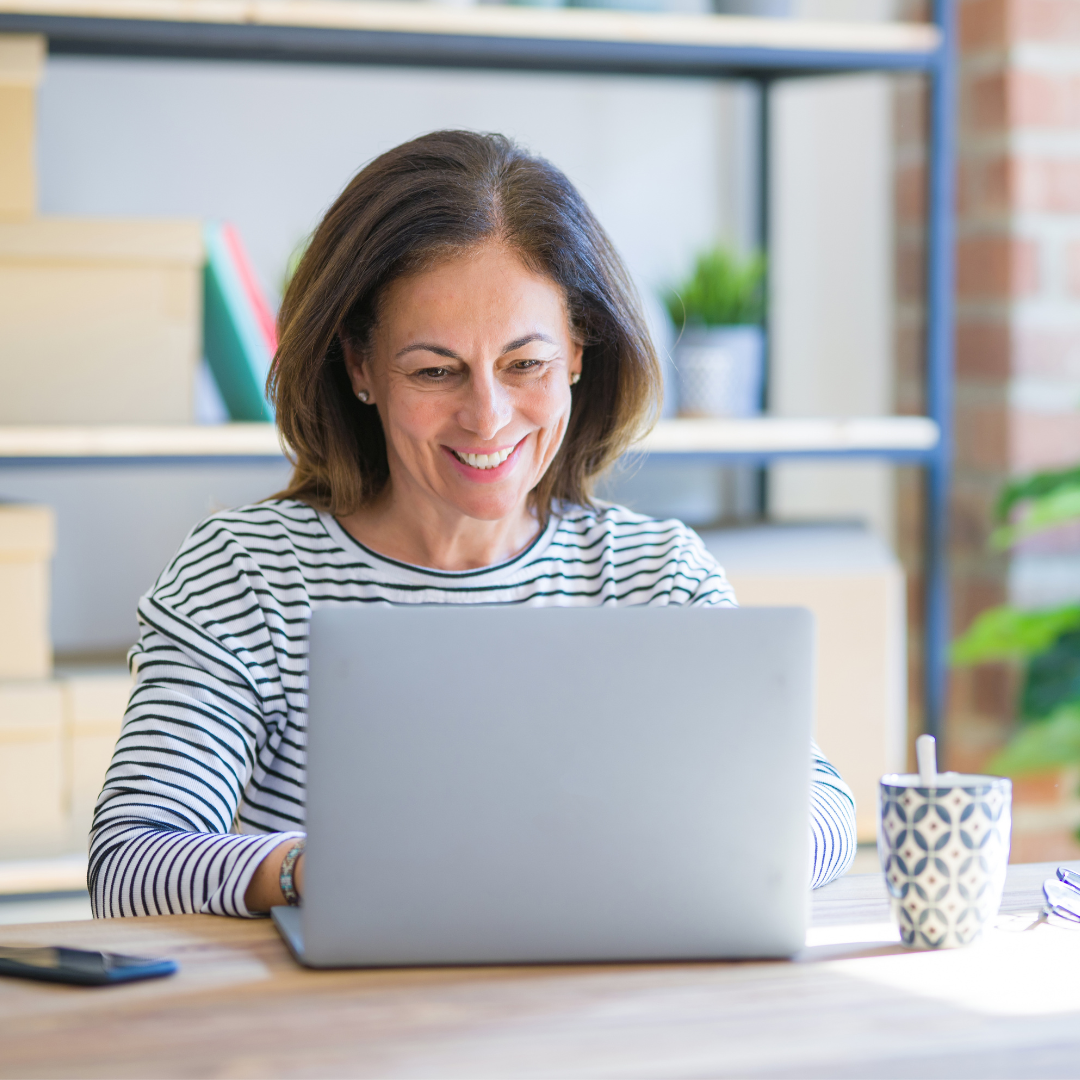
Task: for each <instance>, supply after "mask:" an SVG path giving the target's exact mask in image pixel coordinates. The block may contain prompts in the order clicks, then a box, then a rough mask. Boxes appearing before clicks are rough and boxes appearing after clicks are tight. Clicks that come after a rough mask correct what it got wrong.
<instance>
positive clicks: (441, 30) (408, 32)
mask: <svg viewBox="0 0 1080 1080" xmlns="http://www.w3.org/2000/svg"><path fill="white" fill-rule="evenodd" d="M0 32H20V33H42V34H45V35H47V36H48V38H49V49H50V51H52V52H60V53H107V54H112V55H138V56H184V57H207V58H231V59H252V60H293V61H304V62H313V61H314V62H327V63H368V64H415V65H421V66H433V67H474V68H489V69H502V70H529V71H575V72H602V73H608V74H619V73H622V74H652V75H705V76H718V75H765V74H768V75H785V74H797V73H800V72H806V71H866V70H882V69H884V70H888V69H897V70H919V69H928V68H931V67H934V66H935V65H936V64H937V62H938V59H939V57H940V34H939V32H938V30H937V28H936V27H934V26H932V25H929V24H923V23H873V22H867V23H840V22H829V21H802V20H792V19H751V18H738V17H733V16H720V15H680V14H671V13H644V12H626V11H608V10H597V9H588V8H570V9H566V8H563V9H558V8H556V9H550V8H549V9H543V8H531V7H516V6H503V5H478V6H472V7H456V6H453V5H449V4H436V3H402V2H386V0H0Z"/></svg>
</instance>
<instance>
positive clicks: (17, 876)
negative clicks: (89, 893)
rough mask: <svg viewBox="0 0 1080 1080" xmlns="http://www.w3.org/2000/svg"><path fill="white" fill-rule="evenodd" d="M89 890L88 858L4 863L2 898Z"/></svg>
mask: <svg viewBox="0 0 1080 1080" xmlns="http://www.w3.org/2000/svg"><path fill="white" fill-rule="evenodd" d="M85 889H86V855H85V854H82V853H76V854H72V855H59V856H57V857H56V858H52V859H21V860H18V861H10V862H7V861H5V862H0V896H12V895H18V894H20V893H22V894H26V893H58V892H79V891H82V890H85Z"/></svg>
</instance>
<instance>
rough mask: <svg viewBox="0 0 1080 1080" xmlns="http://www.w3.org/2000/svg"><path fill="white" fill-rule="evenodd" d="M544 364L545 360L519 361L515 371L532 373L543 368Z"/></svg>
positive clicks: (515, 365)
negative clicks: (535, 369)
mask: <svg viewBox="0 0 1080 1080" xmlns="http://www.w3.org/2000/svg"><path fill="white" fill-rule="evenodd" d="M543 363H544V361H543V360H518V361H517V363H515V364H514V370H515V371H531V370H533V369H534V368H538V367H541V366H542V365H543Z"/></svg>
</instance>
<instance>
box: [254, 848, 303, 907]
mask: <svg viewBox="0 0 1080 1080" xmlns="http://www.w3.org/2000/svg"><path fill="white" fill-rule="evenodd" d="M295 846H296V837H295V836H294V837H291V838H290V839H288V840H285V841H283V842H282V843H280V844H278V846H277V847H276V848H274V850H273V851H271V852H270V854H269V855H267V856H266V858H265V859H263V861H262V862H261V863H259V866H258V868H257V869H256V871H255V873H254V875H253V876H252V878H251V882H250V884H249V885H248V887H247V892H246V893H244V903H245V904H246V905H247V909H248V911H269V910H270V909H271V908H272V907H277V906H278V905H280V904H284V903H285V894H284V893H283V892H282V891H281V864H282V863H283V862H284V861H285V856H286V855H288V854H289V852H290V851H291V850H292V849H293V848H294V847H295ZM293 882H294V883H295V885H296V891H297V892H298V893H299V894H300V895H301V896H303V895H304V855H303V853H302V852H301V854H300V857H299V858H298V859H297V860H296V864H295V865H294V866H293Z"/></svg>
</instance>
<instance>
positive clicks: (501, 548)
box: [338, 482, 539, 571]
mask: <svg viewBox="0 0 1080 1080" xmlns="http://www.w3.org/2000/svg"><path fill="white" fill-rule="evenodd" d="M338 520H339V522H340V524H341V526H342V528H344V529H345V530H346V532H348V533H349V534H350V535H351V536H353V537H355V538H356V539H357V540H359V541H360V543H362V544H363V545H364V546H365V547H369V548H371V549H372V550H373V551H377V552H378V553H379V554H380V555H385V556H386V557H387V558H390V559H396V560H397V561H398V562H404V563H410V564H411V565H413V566H426V567H429V568H430V569H432V570H450V571H453V570H479V569H482V568H483V567H485V566H492V565H494V564H495V563H500V562H505V561H506V560H507V559H511V558H513V557H514V556H515V555H517V554H518V553H519V552H521V551H523V550H524V549H525V548H526V547H528V545H529V544H530V543H531V542H532V541H533V540H534V539H535V537H536V534H537V532H538V530H539V525H538V523H537V520H536V518H535V516H534V515H533V513H532V512H531V511H530V510H529V508H528V507H527V506H521V507H517V508H516V509H515V510H514V512H513V513H511V514H508V515H507V516H506V517H503V518H499V519H497V520H495V521H481V520H478V519H476V518H470V517H466V516H465V515H464V514H462V513H460V512H459V511H457V510H455V509H454V508H453V507H441V506H433V505H432V504H430V503H428V502H427V501H426V500H424V501H420V500H415V499H405V498H401V497H400V496H399V497H395V492H394V488H393V485H392V483H390V482H388V483H387V485H386V488H385V489H384V490H383V491H382V493H381V494H380V495H379V497H378V498H377V499H376V500H375V501H374V502H372V503H371V504H369V505H368V506H365V507H362V508H361V509H360V510H357V511H356V512H355V513H353V514H350V515H349V516H348V517H343V518H339V519H338Z"/></svg>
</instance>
